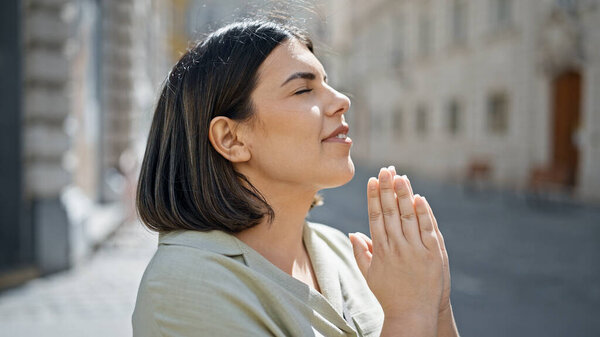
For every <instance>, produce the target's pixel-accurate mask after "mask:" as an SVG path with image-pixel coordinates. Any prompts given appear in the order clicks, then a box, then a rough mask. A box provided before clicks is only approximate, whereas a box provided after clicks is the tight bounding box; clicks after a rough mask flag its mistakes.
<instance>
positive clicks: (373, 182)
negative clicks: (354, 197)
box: [367, 177, 377, 190]
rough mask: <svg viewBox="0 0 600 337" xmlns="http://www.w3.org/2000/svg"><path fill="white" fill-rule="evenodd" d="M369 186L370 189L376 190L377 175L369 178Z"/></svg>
mask: <svg viewBox="0 0 600 337" xmlns="http://www.w3.org/2000/svg"><path fill="white" fill-rule="evenodd" d="M367 186H368V188H369V189H370V190H376V189H377V178H375V177H371V178H369V182H368V183H367Z"/></svg>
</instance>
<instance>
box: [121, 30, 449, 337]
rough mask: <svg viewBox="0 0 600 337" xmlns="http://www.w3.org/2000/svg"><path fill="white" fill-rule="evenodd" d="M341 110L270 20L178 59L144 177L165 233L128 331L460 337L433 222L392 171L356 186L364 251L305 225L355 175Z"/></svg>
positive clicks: (316, 70)
mask: <svg viewBox="0 0 600 337" xmlns="http://www.w3.org/2000/svg"><path fill="white" fill-rule="evenodd" d="M349 107H350V101H349V100H348V98H347V97H346V96H344V95H343V94H341V93H339V92H337V91H336V90H335V89H333V88H332V87H331V86H330V85H329V84H328V82H327V75H326V73H325V70H324V69H323V66H322V65H321V63H320V62H319V61H318V60H317V59H316V58H315V56H314V54H313V47H312V43H311V41H310V40H309V39H308V38H307V37H306V36H305V35H303V34H301V33H299V32H298V31H297V30H296V29H293V28H290V27H286V26H283V25H280V24H276V23H272V22H265V21H245V22H239V23H234V24H231V25H228V26H226V27H224V28H222V29H220V30H218V31H216V32H214V33H213V34H211V35H210V36H208V37H207V38H206V39H205V40H203V41H202V42H201V43H200V44H198V45H197V46H195V47H194V48H193V49H191V50H190V51H189V52H188V53H187V54H185V55H184V56H183V57H182V58H181V60H180V61H179V62H178V63H177V65H175V67H174V68H173V70H172V71H171V73H170V75H169V78H168V80H167V81H166V83H165V85H164V88H163V90H162V93H161V96H160V99H159V102H158V105H157V108H156V111H155V114H154V119H153V121H152V127H151V130H150V135H149V138H148V144H147V149H146V153H145V157H144V161H143V164H142V169H141V173H140V179H139V187H138V195H137V206H138V211H139V214H140V217H141V219H142V221H143V222H144V223H145V224H146V226H148V227H149V228H150V229H152V230H155V231H158V232H159V233H160V235H159V246H158V249H157V252H156V254H155V255H154V257H153V258H152V260H151V261H150V263H149V264H148V267H147V269H146V271H145V273H144V276H143V279H142V281H141V284H140V287H139V292H138V297H137V302H136V307H135V311H134V313H133V331H134V335H135V336H380V335H381V336H435V335H437V336H456V335H458V334H457V331H456V327H455V323H454V318H453V315H452V308H451V305H450V276H449V275H450V274H449V271H448V257H447V254H446V251H445V249H444V242H443V239H442V236H441V234H440V232H439V230H438V227H437V223H436V221H435V218H434V216H433V213H432V211H431V209H430V207H429V205H428V204H427V201H426V200H425V198H423V197H420V196H418V195H415V196H413V194H412V190H411V187H410V183H409V181H408V179H407V178H406V177H404V176H402V177H400V176H398V175H396V172H395V170H394V168H393V167H390V168H383V169H382V170H381V172H380V173H379V177H378V179H376V178H371V179H370V180H369V183H368V186H367V196H368V206H369V219H370V226H371V236H372V238H373V241H371V240H370V239H369V238H368V237H367V236H366V235H364V234H354V235H350V238H348V237H346V236H345V235H344V234H342V233H341V232H339V231H337V230H335V229H333V228H331V227H327V226H325V225H320V224H314V223H308V222H307V221H306V220H305V217H306V215H307V212H308V211H309V209H310V208H311V207H312V206H313V205H314V203H315V195H316V193H317V191H319V190H321V189H324V188H331V187H336V186H340V185H343V184H345V183H346V182H348V181H349V180H350V179H352V177H353V175H354V165H353V163H352V160H351V158H350V147H351V145H352V141H351V140H350V138H349V137H348V136H347V135H348V131H349V127H348V125H347V124H346V123H345V121H344V114H345V113H346V112H347V111H348V109H349Z"/></svg>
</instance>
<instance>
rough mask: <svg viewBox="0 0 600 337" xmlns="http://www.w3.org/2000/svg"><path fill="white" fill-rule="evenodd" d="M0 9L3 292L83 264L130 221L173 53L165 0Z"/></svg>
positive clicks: (54, 0) (26, 2) (52, 0)
mask: <svg viewBox="0 0 600 337" xmlns="http://www.w3.org/2000/svg"><path fill="white" fill-rule="evenodd" d="M0 13H2V18H3V19H2V20H0V21H2V22H3V23H2V25H3V29H2V32H1V34H3V36H4V38H3V39H1V44H2V45H1V46H0V70H2V72H3V74H6V76H3V78H2V80H1V81H2V82H1V83H2V88H3V90H2V91H1V92H0V96H1V98H2V99H1V100H2V101H3V102H7V105H6V106H5V113H6V114H7V118H6V120H5V121H4V122H3V123H2V124H1V128H2V129H1V130H2V132H0V134H2V137H3V139H2V144H3V147H2V150H1V151H0V156H2V162H3V163H7V165H6V168H3V170H2V174H1V175H0V179H1V180H0V185H1V186H3V188H2V189H0V199H1V200H3V202H2V203H0V232H1V235H0V289H2V288H5V287H10V286H13V285H16V284H19V283H22V282H24V281H26V280H28V279H31V278H35V277H38V276H43V275H46V274H50V273H53V272H57V271H61V270H64V269H67V268H69V267H71V266H73V265H74V264H76V263H78V262H80V261H82V260H84V258H85V257H86V256H88V255H89V254H90V253H91V252H92V251H93V250H94V247H95V246H96V245H97V244H98V243H99V242H101V241H102V240H103V239H105V238H106V237H107V236H108V235H109V234H110V233H111V232H112V231H114V230H115V229H116V227H117V226H118V225H119V224H121V223H122V222H123V221H125V220H126V219H127V217H128V216H132V214H131V213H132V211H133V209H132V207H131V206H132V205H131V196H132V194H131V186H132V185H133V184H135V183H134V182H132V179H135V178H134V176H135V172H136V164H137V161H138V158H137V157H138V156H137V155H136V146H137V144H139V143H140V142H143V141H140V140H139V139H141V138H143V137H145V136H146V132H147V127H148V122H147V119H148V118H147V117H148V114H149V113H150V112H149V110H150V109H151V107H152V106H153V105H154V100H155V92H156V91H157V89H155V88H157V87H158V84H160V83H159V81H160V80H162V78H161V79H160V80H159V79H158V74H159V73H160V76H161V77H163V78H164V75H165V74H166V71H165V69H166V66H167V65H168V63H169V62H170V59H169V58H168V57H165V56H163V55H166V53H165V50H164V48H166V47H167V46H166V42H163V41H166V36H167V35H168V31H167V30H166V29H165V27H164V25H165V24H164V22H165V20H164V16H166V14H169V2H167V1H159V0H153V1H142V0H125V1H123V0H119V1H117V0H106V1H100V0H23V1H19V0H9V1H3V2H2V4H0ZM160 70H162V72H164V73H165V74H163V73H162V72H161V71H160ZM3 166H4V165H3Z"/></svg>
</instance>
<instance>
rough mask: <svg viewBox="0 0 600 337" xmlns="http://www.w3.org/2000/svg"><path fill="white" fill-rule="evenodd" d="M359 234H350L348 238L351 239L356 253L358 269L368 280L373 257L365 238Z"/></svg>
mask: <svg viewBox="0 0 600 337" xmlns="http://www.w3.org/2000/svg"><path fill="white" fill-rule="evenodd" d="M357 234H358V233H354V234H349V235H348V237H349V238H350V243H352V251H353V252H354V258H355V259H356V264H357V265H358V269H360V272H361V274H362V275H363V277H364V278H365V279H366V278H367V273H368V271H369V267H370V266H371V260H372V259H373V255H372V254H371V252H370V251H369V246H368V244H367V242H366V241H365V240H364V238H362V236H360V235H357Z"/></svg>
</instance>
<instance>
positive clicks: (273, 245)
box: [236, 180, 317, 275]
mask: <svg viewBox="0 0 600 337" xmlns="http://www.w3.org/2000/svg"><path fill="white" fill-rule="evenodd" d="M251 181H252V183H253V185H254V186H255V187H256V188H257V189H258V190H259V191H261V193H262V194H263V196H264V197H265V199H266V201H267V202H268V203H269V205H270V206H271V208H273V211H274V213H275V217H274V218H273V221H272V222H270V223H269V222H268V219H267V218H265V219H263V221H262V222H261V223H260V224H258V225H256V226H254V227H252V228H249V229H247V230H244V231H242V232H240V233H237V234H236V237H237V238H238V239H240V240H241V241H243V242H244V243H246V244H247V245H249V246H250V247H252V248H253V249H254V250H256V251H257V252H258V253H260V254H261V255H262V256H264V257H265V258H266V259H267V260H269V261H270V262H271V263H273V264H274V265H276V266H277V267H279V268H280V269H282V270H283V271H284V272H286V273H288V274H290V275H291V274H292V271H293V269H294V266H297V265H300V264H303V263H306V261H307V260H308V255H307V253H306V248H305V247H304V244H303V241H302V232H303V229H304V223H305V218H306V215H307V213H308V211H309V209H310V205H311V203H312V201H313V198H314V196H315V194H316V192H317V190H313V189H304V190H302V189H301V188H299V187H297V186H294V187H292V186H289V185H288V184H274V183H273V182H268V183H261V182H259V181H256V180H251ZM290 191H294V192H293V193H290Z"/></svg>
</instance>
